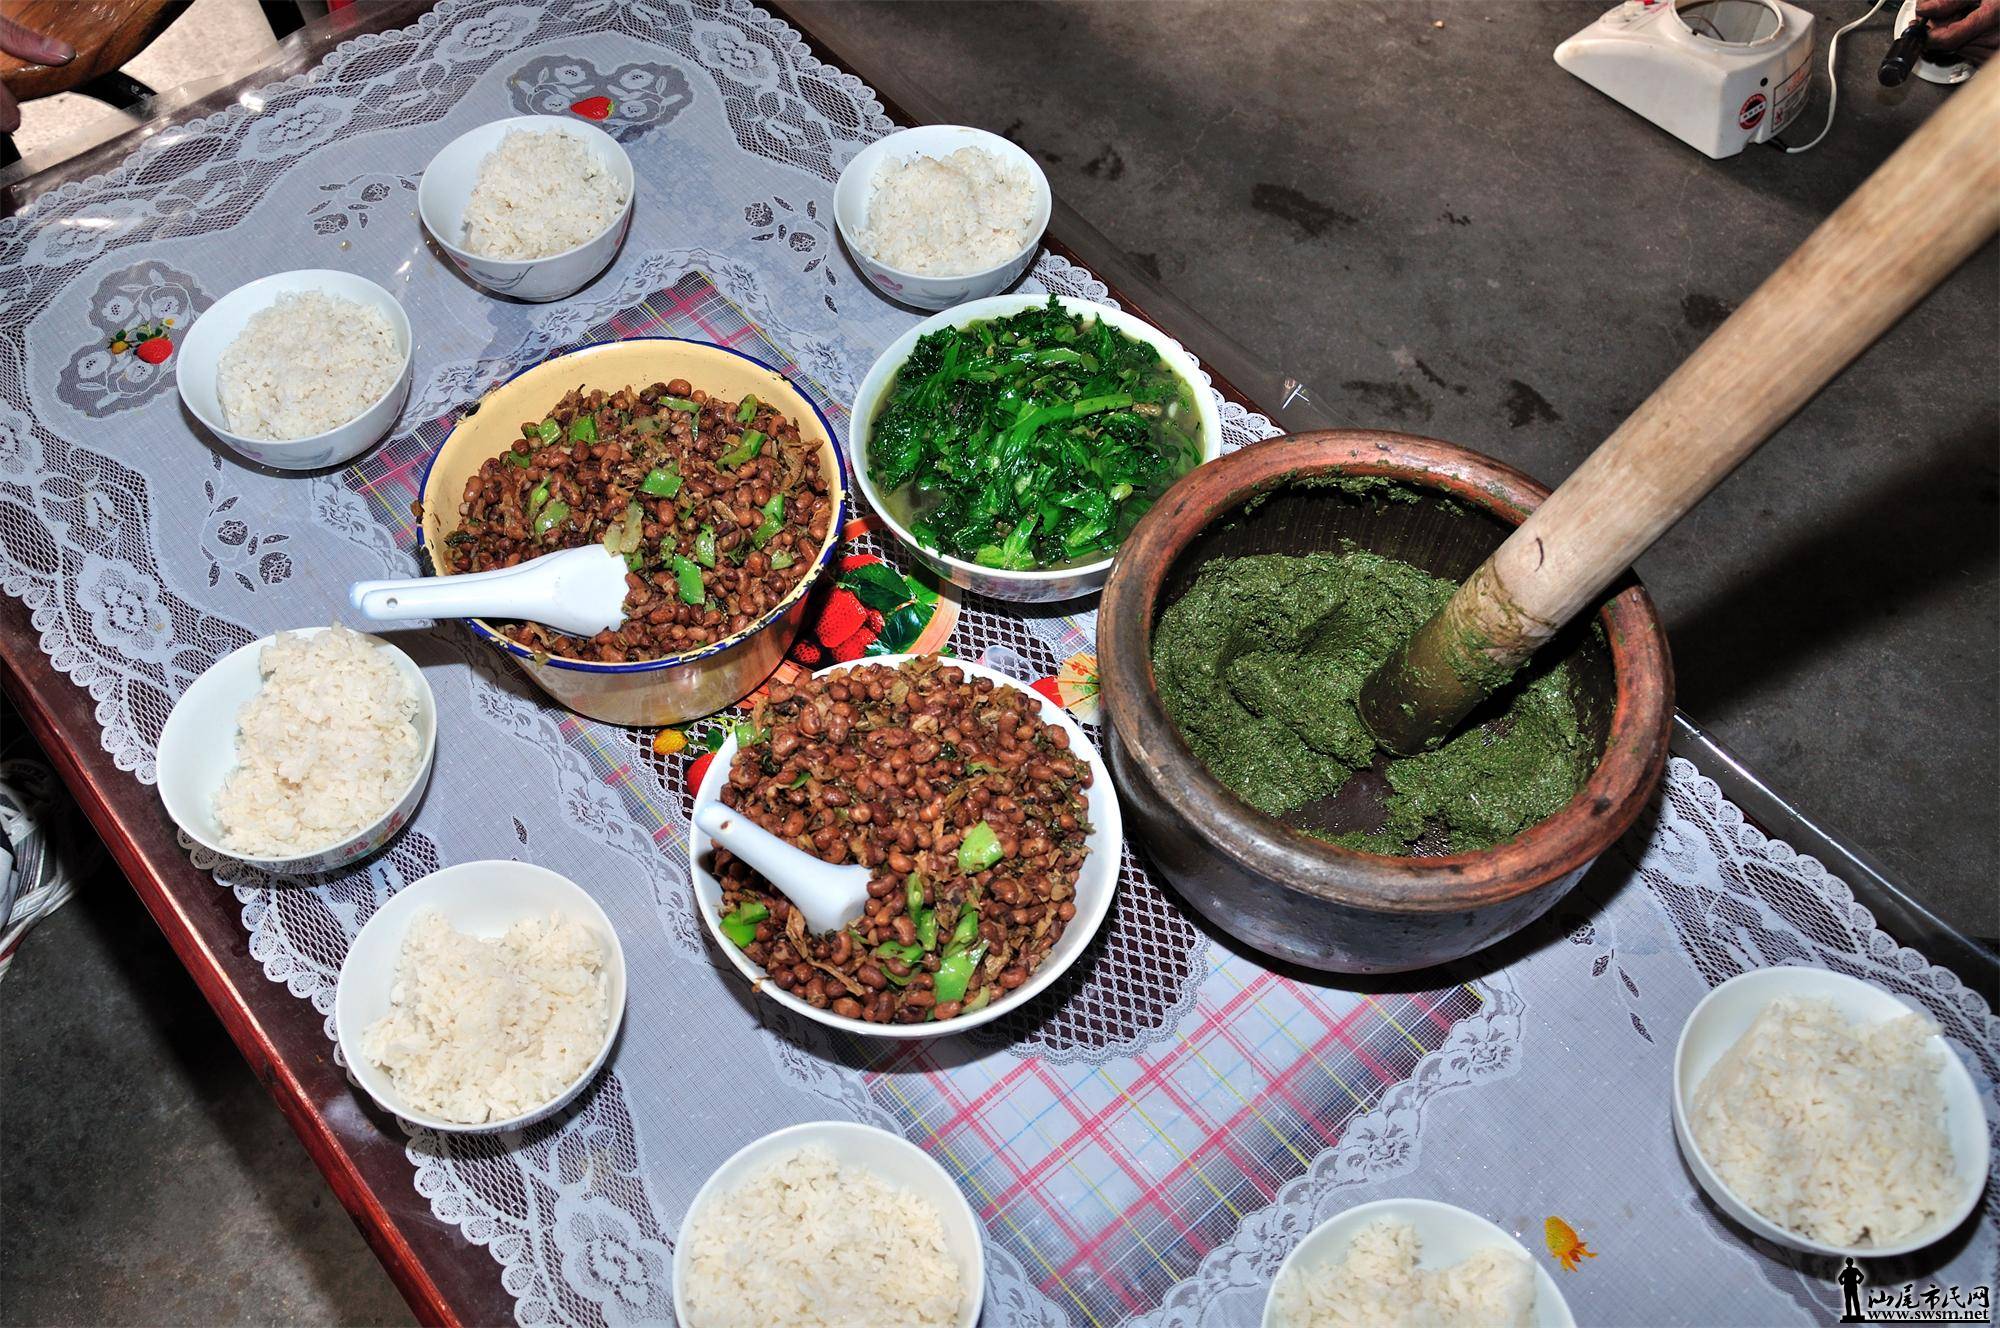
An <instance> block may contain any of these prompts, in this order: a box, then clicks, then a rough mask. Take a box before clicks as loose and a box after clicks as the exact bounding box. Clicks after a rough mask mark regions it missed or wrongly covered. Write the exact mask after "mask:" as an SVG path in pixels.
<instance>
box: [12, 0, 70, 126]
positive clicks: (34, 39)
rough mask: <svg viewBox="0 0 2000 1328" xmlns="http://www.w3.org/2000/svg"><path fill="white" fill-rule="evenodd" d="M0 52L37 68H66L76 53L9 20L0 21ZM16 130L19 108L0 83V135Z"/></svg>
mask: <svg viewBox="0 0 2000 1328" xmlns="http://www.w3.org/2000/svg"><path fill="white" fill-rule="evenodd" d="M0 51H5V52H6V53H7V54H9V55H14V56H19V57H20V58H21V59H23V60H26V61H28V62H30V63H31V64H38V65H66V64H68V63H69V62H70V61H72V60H74V59H76V51H75V50H74V49H73V48H72V47H71V46H70V44H69V43H68V42H65V41H57V40H56V39H55V38H54V37H44V36H43V35H42V34H41V33H39V32H36V31H35V30H34V29H32V28H24V27H22V26H21V25H20V24H19V23H16V22H15V21H14V20H13V19H11V18H0ZM20 127H21V108H20V107H19V106H18V105H16V104H15V102H14V97H13V94H11V93H9V92H8V91H7V85H6V84H4V83H0V134H11V133H13V132H14V131H15V130H16V129H19V128H20Z"/></svg>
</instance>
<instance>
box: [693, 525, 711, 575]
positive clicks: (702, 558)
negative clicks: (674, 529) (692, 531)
mask: <svg viewBox="0 0 2000 1328" xmlns="http://www.w3.org/2000/svg"><path fill="white" fill-rule="evenodd" d="M694 560H695V561H696V562H698V563H700V564H701V565H702V566H703V567H713V566H715V527H714V526H703V527H702V528H701V532H700V533H699V534H697V535H696V536H695V537H694Z"/></svg>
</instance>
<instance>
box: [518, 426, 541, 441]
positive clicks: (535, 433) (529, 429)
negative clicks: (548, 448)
mask: <svg viewBox="0 0 2000 1328" xmlns="http://www.w3.org/2000/svg"><path fill="white" fill-rule="evenodd" d="M541 434H542V426H541V425H539V424H524V425H522V426H521V437H523V438H539V437H541Z"/></svg>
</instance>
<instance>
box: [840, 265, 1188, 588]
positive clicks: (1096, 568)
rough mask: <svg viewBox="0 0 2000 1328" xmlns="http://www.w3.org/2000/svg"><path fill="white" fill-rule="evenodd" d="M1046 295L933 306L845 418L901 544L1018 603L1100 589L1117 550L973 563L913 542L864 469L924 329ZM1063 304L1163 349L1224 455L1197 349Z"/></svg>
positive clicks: (895, 344) (864, 478)
mask: <svg viewBox="0 0 2000 1328" xmlns="http://www.w3.org/2000/svg"><path fill="white" fill-rule="evenodd" d="M1048 298H1049V297H1048V296H1047V295H1041V294H1032V293H1029V292H1026V291H1017V292H1015V293H1014V294H1012V295H996V296H994V297H992V298H991V299H986V300H974V301H973V302H972V303H970V304H961V305H959V306H958V307H957V308H956V309H948V310H946V311H945V312H944V313H941V314H935V315H933V316H931V317H929V318H926V319H925V320H924V321H923V322H921V323H918V324H917V325H916V326H915V327H913V328H910V329H909V330H908V331H906V332H904V333H903V335H902V336H900V337H897V338H896V339H895V340H894V341H892V342H890V343H889V348H888V349H887V350H885V351H883V352H882V353H881V354H880V355H879V356H877V357H876V359H875V363H873V364H871V365H869V366H868V373H867V375H866V376H865V377H863V378H862V380H861V390H860V391H858V392H857V393H855V396H854V409H853V411H852V413H851V414H850V415H849V417H848V423H847V455H848V459H849V461H850V462H851V463H852V465H853V469H854V482H855V484H856V485H857V486H858V487H859V489H860V491H861V493H862V495H863V496H864V497H865V498H867V500H868V506H869V507H871V508H873V509H874V511H875V513H876V515H878V516H880V517H881V518H882V521H883V523H884V524H885V525H887V526H888V527H889V529H891V530H893V531H895V532H896V537H897V538H898V539H900V540H901V541H902V542H903V544H904V546H905V547H907V548H908V549H909V550H910V551H911V552H912V553H914V554H915V555H916V556H917V557H918V558H919V559H921V560H922V561H923V562H924V564H925V565H926V566H928V567H929V568H930V569H931V570H932V571H934V572H936V573H937V574H938V575H939V576H941V577H943V578H944V579H946V580H947V581H950V582H951V583H952V584H953V585H957V586H963V587H964V588H965V589H967V590H970V591H972V592H974V593H975V594H980V595H987V596H990V597H992V598H993V599H1004V600H1012V601H1014V602H1015V603H1020V604H1043V603H1050V602H1053V601H1057V600H1066V599H1076V598H1079V597H1081V596H1084V595H1094V594H1096V593H1097V592H1098V591H1100V590H1102V589H1104V582H1105V580H1106V578H1108V577H1109V576H1110V575H1111V564H1112V563H1113V562H1114V561H1115V560H1116V559H1115V555H1114V556H1113V557H1109V558H1101V559H1099V560H1098V561H1096V562H1092V563H1079V564H1077V565H1076V566H1074V567H1059V568H1052V569H1048V570H1032V571H1024V572H1010V571H1006V570H1004V569H1002V568H998V567H982V566H980V565H979V564H978V563H973V562H967V561H965V560H964V559H963V558H953V557H951V556H950V555H948V554H944V553H939V552H938V551H937V550H935V549H931V548H926V547H925V546H924V545H923V544H921V543H920V542H918V540H917V537H916V536H915V535H913V534H911V533H910V531H909V528H908V527H906V526H905V525H904V524H903V523H902V522H901V521H900V520H898V519H897V518H896V517H895V516H894V515H892V514H891V513H890V511H889V508H888V506H887V505H886V504H885V503H884V502H883V501H882V494H881V492H880V491H879V490H877V489H876V487H875V482H874V481H873V480H871V479H870V478H869V476H868V440H869V436H870V433H871V432H872V431H873V429H874V426H875V417H876V415H878V414H879V413H880V412H881V408H882V400H883V398H884V397H886V396H887V395H888V394H889V387H890V385H891V383H893V382H894V381H895V377H896V371H897V370H899V369H901V368H902V367H903V362H904V361H905V360H907V359H909V358H910V352H911V351H912V350H914V349H915V348H916V344H917V342H918V341H919V340H921V339H922V338H923V337H925V336H927V335H929V334H930V333H932V332H935V331H937V330H938V329H939V328H942V327H964V326H966V325H968V324H970V323H978V322H984V321H987V320H989V319H994V318H1005V317H1007V316H1008V315H1009V314H1017V313H1020V312H1021V311H1022V310H1024V309H1037V308H1040V307H1041V306H1042V305H1043V304H1044V303H1046V302H1047V300H1048ZM1058 298H1059V299H1060V300H1061V303H1062V307H1063V308H1065V309H1067V310H1069V311H1070V312H1071V313H1074V314H1081V315H1084V316H1086V317H1092V316H1094V317H1096V318H1101V319H1103V320H1104V321H1105V322H1107V323H1109V324H1111V326H1113V327H1115V328H1117V329H1118V330H1119V331H1121V332H1123V333H1125V334H1126V335H1127V336H1130V337H1133V338H1135V339H1137V340H1140V341H1145V342H1150V343H1151V344H1152V346H1153V347H1154V348H1155V349H1156V350H1158V351H1159V352H1160V358H1161V359H1162V360H1164V361H1165V362H1166V363H1167V364H1168V365H1170V366H1171V367H1172V368H1173V369H1174V370H1175V371H1176V372H1177V373H1179V374H1180V376H1181V377H1182V378H1184V379H1186V380H1187V385H1188V394H1189V395H1190V396H1191V397H1192V398H1193V399H1194V408H1195V414H1196V416H1197V417H1198V418H1199V419H1200V421H1201V461H1202V463H1207V462H1210V461H1213V460H1215V459H1216V458H1217V457H1219V456H1221V455H1222V416H1221V413H1220V412H1218V411H1217V410H1216V408H1215V397H1214V395H1213V394H1211V393H1210V392H1209V390H1208V388H1207V387H1205V386H1204V385H1203V380H1202V376H1201V369H1200V366H1199V365H1197V364H1196V363H1195V358H1194V356H1192V355H1190V354H1188V352H1187V351H1186V349H1184V348H1183V347H1182V346H1181V344H1180V342H1178V341H1175V340H1174V339H1173V338H1172V337H1170V336H1168V335H1167V334H1166V333H1164V332H1162V331H1160V330H1159V329H1158V328H1156V327H1154V326H1152V325H1151V324H1150V323H1147V322H1145V321H1144V320H1142V319H1138V318H1134V317H1133V316H1132V315H1131V314H1128V313H1126V312H1125V311H1124V310H1122V309H1113V308H1112V307H1111V306H1110V305H1108V304H1098V303H1096V302H1094V301H1091V300H1077V299H1071V298H1069V297H1067V296H1061V297H1058Z"/></svg>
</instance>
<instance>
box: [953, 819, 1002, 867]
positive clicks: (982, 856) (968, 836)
mask: <svg viewBox="0 0 2000 1328" xmlns="http://www.w3.org/2000/svg"><path fill="white" fill-rule="evenodd" d="M1001 856H1002V854H1001V852H1000V836H998V835H996V834H994V833H993V827H992V826H990V825H988V824H987V823H986V822H984V821H981V822H980V823H979V824H978V825H975V826H973V827H972V828H971V829H970V830H968V831H966V832H965V838H964V839H962V840H960V841H959V844H958V869H959V870H960V871H962V872H964V873H965V874H966V875H967V876H970V875H972V874H973V873H974V872H983V871H985V870H986V869H987V868H988V867H991V866H992V865H993V864H994V863H996V862H998V861H1000V858H1001Z"/></svg>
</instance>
